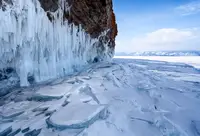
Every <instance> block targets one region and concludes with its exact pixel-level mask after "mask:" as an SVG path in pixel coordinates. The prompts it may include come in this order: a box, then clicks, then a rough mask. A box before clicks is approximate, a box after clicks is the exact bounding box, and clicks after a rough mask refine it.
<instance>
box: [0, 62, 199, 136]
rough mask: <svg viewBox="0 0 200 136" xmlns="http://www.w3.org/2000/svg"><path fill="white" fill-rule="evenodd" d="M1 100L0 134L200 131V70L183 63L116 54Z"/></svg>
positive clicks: (146, 135)
mask: <svg viewBox="0 0 200 136" xmlns="http://www.w3.org/2000/svg"><path fill="white" fill-rule="evenodd" d="M47 92H49V93H47ZM36 96H37V97H39V96H40V99H35V97H36ZM50 98H51V99H50ZM52 98H55V99H52ZM11 101H12V102H11ZM0 104H1V105H2V106H1V107H0V111H1V112H0V128H1V129H0V134H1V133H14V132H17V136H21V135H24V134H26V135H28V134H32V133H33V134H35V135H36V134H37V135H39V136H56V135H60V136H200V116H199V115H200V109H199V105H200V71H199V70H198V69H195V68H194V67H192V66H190V65H187V64H183V63H169V62H160V61H149V60H134V59H114V61H113V63H97V64H93V65H91V66H89V67H88V68H87V69H85V70H84V71H82V72H80V73H79V74H78V75H76V76H74V77H72V78H70V79H68V80H57V81H54V82H52V83H51V84H49V85H45V86H38V87H35V88H26V89H17V90H15V91H13V92H12V93H10V94H8V95H6V96H5V97H3V98H1V99H0ZM17 130H18V131H17Z"/></svg>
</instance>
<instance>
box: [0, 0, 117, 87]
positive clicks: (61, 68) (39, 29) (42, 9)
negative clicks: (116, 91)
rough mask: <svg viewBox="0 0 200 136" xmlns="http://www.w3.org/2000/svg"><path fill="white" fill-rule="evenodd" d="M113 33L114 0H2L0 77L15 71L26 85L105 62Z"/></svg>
mask: <svg viewBox="0 0 200 136" xmlns="http://www.w3.org/2000/svg"><path fill="white" fill-rule="evenodd" d="M116 35H117V26H116V22H115V15H114V13H113V9H112V0H96V1H93V0H0V80H4V79H6V78H8V76H6V72H8V71H15V73H16V75H17V77H18V78H19V81H20V85H21V86H28V85H29V81H28V78H32V80H34V82H42V81H46V80H49V79H54V78H59V77H62V76H65V75H68V74H70V73H73V72H74V71H77V70H79V69H80V68H82V67H83V66H85V65H87V64H89V63H92V62H95V61H102V60H109V59H111V58H112V56H113V53H114V47H115V37H116ZM5 71H6V72H5Z"/></svg>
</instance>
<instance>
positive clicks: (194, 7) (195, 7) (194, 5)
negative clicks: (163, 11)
mask: <svg viewBox="0 0 200 136" xmlns="http://www.w3.org/2000/svg"><path fill="white" fill-rule="evenodd" d="M175 10H176V11H177V12H178V13H180V14H181V15H191V14H197V13H200V0H198V1H193V2H191V3H188V4H185V5H181V6H179V7H177V8H175Z"/></svg>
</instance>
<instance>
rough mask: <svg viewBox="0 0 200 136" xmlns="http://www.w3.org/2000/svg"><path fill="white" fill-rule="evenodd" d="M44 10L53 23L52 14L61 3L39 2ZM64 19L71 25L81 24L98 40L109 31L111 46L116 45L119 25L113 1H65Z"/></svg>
mask: <svg viewBox="0 0 200 136" xmlns="http://www.w3.org/2000/svg"><path fill="white" fill-rule="evenodd" d="M39 1H40V3H41V5H42V7H43V9H44V10H45V11H46V12H47V15H48V17H49V19H50V20H51V21H52V20H53V16H52V15H51V13H52V12H55V11H56V10H57V9H58V8H59V7H60V6H61V3H60V2H59V0H39ZM63 3H64V5H65V7H63V12H64V14H63V15H64V17H63V19H67V20H68V21H69V22H70V23H74V24H76V25H79V24H81V25H82V27H83V28H84V29H85V31H86V32H87V33H89V34H90V35H91V37H93V38H96V37H98V36H99V35H100V34H101V33H102V32H104V31H106V30H109V32H108V40H111V43H110V44H109V45H110V46H114V45H115V37H116V35H117V24H116V20H115V14H114V12H113V4H112V0H95V1H94V0H64V1H63Z"/></svg>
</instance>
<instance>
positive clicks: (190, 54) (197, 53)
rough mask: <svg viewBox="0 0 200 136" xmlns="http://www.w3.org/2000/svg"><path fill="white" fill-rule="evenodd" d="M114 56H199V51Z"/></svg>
mask: <svg viewBox="0 0 200 136" xmlns="http://www.w3.org/2000/svg"><path fill="white" fill-rule="evenodd" d="M115 55H116V56H200V51H144V52H132V53H124V52H119V53H116V54H115Z"/></svg>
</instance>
